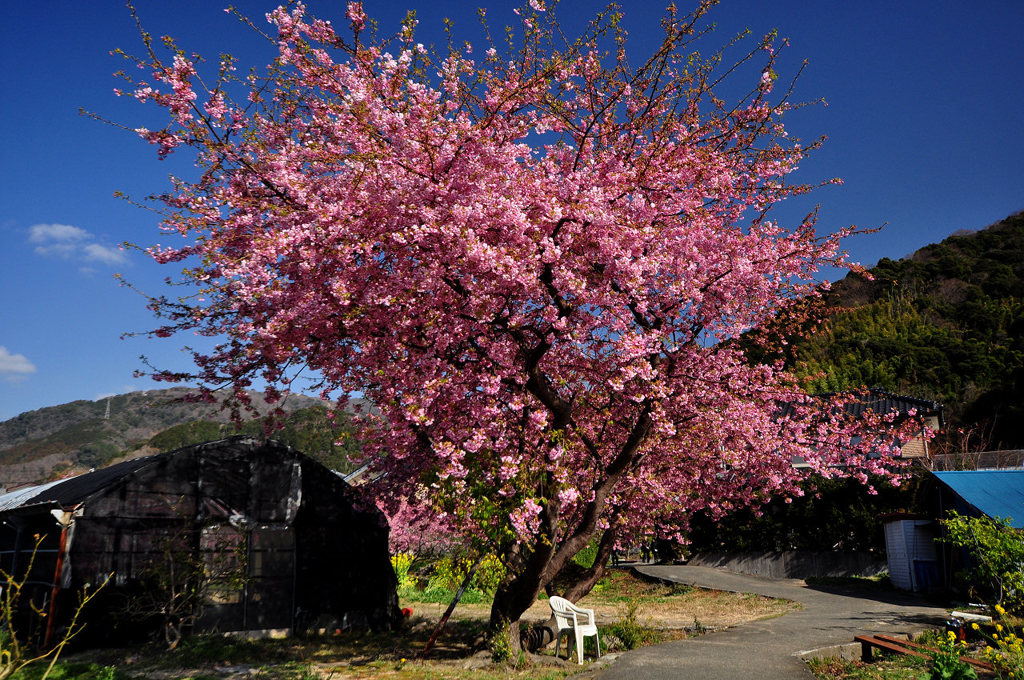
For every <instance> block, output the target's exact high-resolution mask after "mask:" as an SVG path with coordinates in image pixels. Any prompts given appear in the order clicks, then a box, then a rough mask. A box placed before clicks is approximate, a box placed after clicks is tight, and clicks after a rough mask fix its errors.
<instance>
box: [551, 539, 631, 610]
mask: <svg viewBox="0 0 1024 680" xmlns="http://www.w3.org/2000/svg"><path fill="white" fill-rule="evenodd" d="M616 540H618V532H617V531H616V530H615V529H605V531H604V534H603V535H602V536H601V542H600V543H599V544H598V546H597V555H595V556H594V564H592V565H591V566H590V568H589V569H587V570H585V571H584V572H583V574H582V575H581V576H580V577H579V578H577V579H576V580H575V581H574V582H573V583H571V584H570V585H569V587H568V588H566V589H565V593H563V594H562V597H564V598H565V599H567V600H569V601H570V602H573V603H575V602H579V601H580V600H581V599H582V598H584V597H586V596H587V594H588V593H589V592H590V591H591V590H592V589H593V588H594V586H595V585H596V584H597V582H598V581H600V580H601V577H602V576H604V575H605V572H606V571H607V570H608V560H609V559H610V558H611V556H612V550H614V549H615V541H616ZM548 594H549V595H550V594H551V592H550V591H549V592H548Z"/></svg>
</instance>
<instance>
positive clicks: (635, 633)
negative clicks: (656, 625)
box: [612, 598, 657, 649]
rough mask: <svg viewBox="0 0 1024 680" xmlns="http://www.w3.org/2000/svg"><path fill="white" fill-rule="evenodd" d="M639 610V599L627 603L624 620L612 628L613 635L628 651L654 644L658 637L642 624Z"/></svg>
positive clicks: (620, 620) (623, 613)
mask: <svg viewBox="0 0 1024 680" xmlns="http://www.w3.org/2000/svg"><path fill="white" fill-rule="evenodd" d="M639 609H640V599H639V598H633V599H631V600H629V601H627V602H626V604H625V607H624V608H623V609H622V618H621V619H619V620H618V621H617V622H616V623H615V624H614V625H613V626H612V634H613V635H614V636H615V637H617V638H618V639H619V641H620V642H622V646H623V647H625V648H626V649H636V648H637V647H640V646H642V645H645V644H649V643H651V642H654V641H655V638H656V637H657V635H656V634H655V632H654V631H653V630H651V629H650V628H646V627H645V626H643V625H642V624H641V623H640V619H639V617H638V612H639Z"/></svg>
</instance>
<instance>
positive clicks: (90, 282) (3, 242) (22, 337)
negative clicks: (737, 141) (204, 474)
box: [0, 0, 1024, 420]
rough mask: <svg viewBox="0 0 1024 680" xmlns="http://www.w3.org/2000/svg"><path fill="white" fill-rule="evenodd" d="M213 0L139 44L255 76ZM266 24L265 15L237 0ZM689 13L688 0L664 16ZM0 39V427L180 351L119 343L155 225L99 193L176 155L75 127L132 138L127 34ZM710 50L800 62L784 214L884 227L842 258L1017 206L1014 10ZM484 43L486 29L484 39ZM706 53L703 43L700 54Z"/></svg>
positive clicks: (635, 44) (834, 7) (900, 247)
mask: <svg viewBox="0 0 1024 680" xmlns="http://www.w3.org/2000/svg"><path fill="white" fill-rule="evenodd" d="M227 4H228V2H227V1H225V2H223V3H220V2H217V1H213V0H204V1H202V2H198V1H192V2H185V1H181V2H179V1H176V0H137V6H138V8H139V14H140V15H141V18H142V20H143V22H144V23H145V25H146V27H147V29H148V30H150V31H151V32H152V33H153V34H154V35H162V34H171V35H173V36H175V37H176V38H177V39H178V41H179V44H180V45H181V46H182V47H184V48H185V49H186V50H188V51H197V52H200V53H201V54H204V55H206V56H208V57H213V58H215V57H216V55H217V53H219V52H222V51H228V52H232V53H233V54H235V55H236V56H239V57H240V58H241V59H242V63H243V64H248V63H256V64H258V65H262V64H265V63H266V62H267V61H268V60H269V59H270V58H271V53H270V52H269V50H268V49H267V46H266V44H265V43H263V42H262V40H261V39H259V38H257V37H256V36H254V35H253V34H252V33H251V32H250V31H248V30H247V29H244V28H243V27H241V26H240V25H239V24H238V22H237V21H236V20H235V19H234V18H233V17H231V16H230V15H228V14H225V13H224V12H223V11H222V10H223V7H224V6H226V5H227ZM234 4H235V5H236V6H237V7H239V8H240V9H241V10H242V11H243V12H245V13H246V14H249V15H250V16H253V17H260V18H261V17H262V16H263V15H264V14H265V13H266V12H267V11H268V10H269V9H271V8H272V6H273V4H274V3H273V2H267V3H262V2H255V1H253V0H241V1H236V2H235V3H234ZM479 4H480V5H484V6H486V7H488V10H489V17H490V19H491V23H492V27H495V28H500V27H501V26H503V25H504V24H505V23H508V22H509V21H510V20H511V19H512V15H511V13H510V8H511V6H512V5H511V4H508V3H500V2H491V3H486V2H481V3H479ZM665 4H666V2H665V1H664V0H661V1H658V2H648V1H646V0H643V1H639V2H629V3H626V7H625V14H626V25H627V28H628V29H629V30H630V33H631V41H632V43H631V44H632V47H631V49H632V50H634V53H635V54H638V55H639V54H642V53H644V52H646V51H648V48H650V47H651V46H652V45H653V42H652V41H654V40H656V39H657V37H658V31H659V29H658V18H659V17H660V15H661V10H662V8H663V6H664V5H665ZM679 4H680V7H686V6H687V5H686V0H681V1H680V3H679ZM308 5H309V7H310V10H311V12H312V13H313V14H314V15H316V16H321V17H323V18H328V19H332V20H334V22H335V23H336V24H338V25H344V23H345V22H344V2H340V1H337V0H332V1H330V2H328V1H321V0H311V1H310V2H309V3H308ZM477 5H478V3H474V2H467V3H463V2H446V1H444V0H434V1H433V2H429V3H428V2H419V1H414V0H401V1H396V2H392V1H390V0H387V1H383V0H378V1H374V0H368V1H367V2H366V8H367V11H368V12H369V14H370V15H371V16H373V17H375V18H377V19H379V20H380V22H381V26H382V28H385V29H393V28H396V27H397V22H398V20H399V19H400V18H401V17H402V16H404V14H405V10H407V9H417V10H418V18H419V19H420V26H419V40H421V41H423V42H425V43H430V42H436V43H439V44H440V43H441V42H442V38H441V33H440V28H441V20H442V18H443V17H446V16H447V17H451V18H453V19H454V20H455V22H456V35H457V36H459V37H462V36H463V35H464V33H463V31H465V32H466V34H469V35H470V36H471V37H472V35H473V34H475V32H476V26H477V24H476V18H475V7H476V6H477ZM601 7H602V3H600V2H591V1H589V0H586V1H584V0H564V1H563V2H562V3H561V4H560V6H559V9H558V14H559V16H560V17H561V18H562V20H563V23H564V25H565V26H566V30H567V32H568V33H569V34H573V33H575V32H577V31H578V30H579V28H580V27H581V26H582V22H583V21H584V20H586V19H587V18H589V17H591V16H592V15H593V14H594V13H595V12H596V11H597V10H599V9H600V8H601ZM4 15H5V16H4V22H3V24H2V28H0V66H2V68H0V93H2V94H0V121H2V122H3V124H2V126H0V136H2V140H0V149H2V151H0V263H2V266H0V285H2V290H3V296H2V298H0V420H4V419H7V418H11V417H13V416H15V415H17V414H19V413H21V412H24V411H29V410H33V409H37V408H41V407H44V406H51V405H56V404H60V403H64V402H67V401H71V400H75V399H98V398H100V397H102V396H105V395H108V394H117V393H122V392H127V391H131V390H136V389H152V388H153V387H158V386H157V385H154V384H153V383H151V382H150V381H148V380H145V379H135V378H133V372H134V371H135V370H136V369H138V368H140V367H142V362H141V361H140V359H139V356H140V355H143V354H144V355H147V356H148V357H150V358H151V360H152V361H153V362H154V363H156V364H157V365H158V366H160V367H161V368H181V367H185V366H187V365H188V357H187V355H185V354H184V353H183V352H182V350H181V346H182V345H183V344H184V343H185V342H186V340H185V339H182V338H172V339H170V340H151V339H146V338H129V339H121V336H122V334H124V333H130V332H134V331H145V330H147V329H149V328H150V327H151V326H152V325H153V321H152V318H151V317H150V315H149V312H148V311H147V310H146V308H145V299H144V298H143V297H141V296H140V295H139V294H138V293H135V292H132V291H131V290H129V289H127V288H123V287H120V286H119V285H118V283H117V282H116V281H115V279H114V278H113V275H114V274H115V273H122V274H123V275H124V276H125V277H126V278H128V279H129V280H131V281H132V282H134V283H135V284H137V285H138V286H139V287H140V288H141V289H143V290H146V291H148V292H152V293H161V292H165V291H164V290H163V288H162V286H161V283H160V282H161V280H162V279H163V277H165V276H167V275H173V274H174V273H175V272H174V271H164V270H163V269H162V268H160V267H158V266H156V265H154V264H152V263H149V262H147V261H146V260H145V258H144V257H143V256H142V255H141V254H140V253H138V252H132V251H123V250H120V249H119V247H118V246H119V244H120V243H122V242H124V241H129V242H134V243H138V244H142V245H149V244H152V243H155V242H156V241H157V240H158V238H159V236H158V232H157V228H156V225H157V219H156V217H155V216H154V215H153V214H151V213H148V212H147V211H144V210H140V209H138V208H135V207H132V206H131V205H129V204H127V203H125V202H124V201H120V200H117V199H115V198H113V193H114V192H115V191H123V192H125V193H128V194H130V195H133V196H137V197H140V198H141V197H144V196H146V195H148V194H151V193H157V192H160V191H162V190H164V189H165V188H166V187H167V175H168V174H169V173H171V172H181V171H185V170H184V169H185V168H187V163H186V160H187V159H186V158H185V157H180V158H177V159H172V160H171V161H169V162H165V163H161V162H158V161H157V159H156V155H155V152H154V148H153V147H150V146H147V145H146V144H145V143H143V142H142V141H141V140H139V139H138V138H137V137H136V136H135V135H133V134H131V133H128V132H125V131H124V130H120V129H117V128H116V127H112V126H108V125H104V124H101V123H99V122H97V121H95V120H92V119H89V118H86V117H82V116H79V115H78V110H79V108H80V107H81V108H84V109H86V110H89V111H93V112H96V113H98V114H100V115H102V116H104V117H106V118H108V119H111V120H114V121H117V122H119V123H123V124H125V125H127V126H128V127H139V126H142V125H145V124H146V117H147V115H148V114H149V111H148V110H147V109H146V108H144V107H142V106H141V105H138V104H135V103H134V102H130V101H126V100H123V99H118V98H116V97H115V96H114V95H113V88H114V87H115V86H116V85H117V82H116V80H115V79H114V78H113V76H112V74H113V72H114V71H116V70H118V69H119V68H121V66H122V62H121V61H120V60H119V59H118V58H116V57H112V56H110V54H109V51H110V50H111V49H113V48H115V47H122V48H124V49H126V50H127V51H138V48H139V40H138V37H137V34H136V33H135V29H134V24H133V22H132V19H131V17H130V16H129V14H128V12H127V10H126V9H125V8H124V4H123V3H122V2H120V1H119V0H90V1H89V2H81V0H33V2H22V3H8V4H7V5H6V6H5V12H4ZM713 16H714V18H715V20H716V21H717V22H718V25H719V32H718V36H719V37H718V39H712V42H713V43H714V44H717V43H718V42H720V41H722V40H724V39H725V38H726V37H728V36H731V35H733V34H734V33H735V32H737V31H738V30H740V29H742V28H744V27H749V28H751V29H752V30H753V31H754V32H755V33H756V34H764V33H766V32H767V31H769V30H770V29H772V28H776V27H777V28H778V29H779V31H780V34H781V35H783V36H787V37H788V38H789V39H790V48H789V49H788V51H787V52H786V53H785V54H786V58H785V59H784V61H783V63H782V67H781V75H782V76H783V77H786V76H788V75H789V74H791V73H792V72H793V71H794V70H795V68H796V67H797V65H798V64H799V63H800V61H802V60H803V59H806V60H807V61H808V65H807V68H806V71H805V73H804V75H803V77H802V78H801V80H800V82H799V84H798V87H797V98H798V99H802V100H808V101H809V100H815V99H818V98H824V99H825V100H826V101H827V102H828V106H820V105H819V106H813V107H809V108H806V109H801V110H799V111H797V112H795V113H794V114H793V115H792V116H790V118H789V120H788V126H789V129H790V131H791V132H792V133H793V134H796V135H798V136H800V137H802V138H804V139H808V140H810V139H814V138H817V137H818V136H821V135H828V137H829V140H828V141H827V142H826V144H825V147H824V148H823V149H822V150H821V151H819V152H818V153H817V154H816V155H815V156H813V157H812V158H811V159H809V160H808V161H807V162H805V164H804V165H803V167H802V168H801V170H800V171H799V172H800V174H799V178H800V179H802V180H804V181H816V180H823V179H827V178H830V177H842V178H843V179H844V181H845V183H844V185H843V186H841V187H828V188H825V189H822V190H820V191H817V192H815V193H814V194H812V196H811V197H810V199H809V201H807V202H805V203H802V204H795V205H792V206H790V207H789V208H787V210H786V211H784V213H783V214H784V215H785V214H790V215H793V216H798V215H803V214H804V213H806V212H807V211H808V210H809V209H810V208H811V207H813V205H814V204H820V205H821V212H820V222H819V225H820V227H821V228H822V229H824V230H829V231H831V230H834V229H837V228H839V227H842V226H846V225H850V224H856V225H858V226H861V227H876V226H881V225H883V224H886V225H887V226H886V227H885V228H884V229H883V230H882V231H881V232H880V233H878V234H874V235H871V236H861V237H857V238H856V239H853V240H851V241H850V242H849V243H848V248H849V250H850V252H851V255H852V256H853V259H855V260H858V261H861V262H863V263H864V264H868V265H870V264H873V263H874V262H876V261H877V260H878V259H879V258H881V257H892V258H899V257H902V256H904V255H907V254H909V253H911V252H913V251H914V250H915V249H917V248H919V247H921V246H923V245H926V244H928V243H932V242H935V241H938V240H941V239H942V238H944V237H946V236H948V235H949V234H950V233H952V232H954V231H956V230H958V229H965V228H981V227H984V226H986V225H988V224H991V223H993V222H995V221H998V220H999V219H1002V218H1003V217H1005V216H1007V215H1009V214H1011V213H1013V212H1016V211H1018V210H1021V209H1024V124H1022V123H1024V40H1021V39H1020V31H1021V27H1024V2H1021V1H1020V0H986V1H985V2H968V1H967V0H963V1H956V2H954V1H949V0H887V1H875V0H857V1H842V2H840V1H838V0H820V1H819V2H816V3H808V2H805V1H803V0H775V1H774V2H766V1H764V0H732V1H731V0H724V2H722V4H721V5H720V6H719V7H718V8H716V10H714V13H713ZM498 33H500V31H498ZM710 45H711V43H709V46H710Z"/></svg>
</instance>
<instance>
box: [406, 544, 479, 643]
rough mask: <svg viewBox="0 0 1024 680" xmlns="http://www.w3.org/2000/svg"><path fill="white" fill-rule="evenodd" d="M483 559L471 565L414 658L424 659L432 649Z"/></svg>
mask: <svg viewBox="0 0 1024 680" xmlns="http://www.w3.org/2000/svg"><path fill="white" fill-rule="evenodd" d="M482 559H483V558H477V560H476V562H474V563H473V566H472V568H470V570H469V573H468V574H466V578H464V579H462V585H460V586H459V590H458V591H457V592H456V593H455V597H454V598H453V599H452V602H451V604H449V605H448V609H447V610H445V612H444V615H443V616H442V617H441V620H440V621H438V622H437V626H436V627H435V628H434V632H433V633H431V635H430V639H429V640H427V644H425V645H423V651H421V652H420V653H419V654H418V655H417V656H416V658H418V659H425V658H427V654H429V653H430V650H431V649H433V647H434V643H435V642H437V638H438V636H440V635H441V631H442V630H444V627H445V624H447V623H448V619H449V618H450V617H451V615H452V612H453V611H455V605H457V604H458V603H459V600H461V599H462V596H463V595H464V594H465V592H466V588H468V587H469V582H470V581H472V580H473V575H474V574H475V573H476V568H477V567H479V566H480V562H481V560H482Z"/></svg>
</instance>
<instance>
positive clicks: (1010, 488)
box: [932, 470, 1024, 529]
mask: <svg viewBox="0 0 1024 680" xmlns="http://www.w3.org/2000/svg"><path fill="white" fill-rule="evenodd" d="M932 474H934V475H935V476H936V477H938V478H939V481H941V482H942V483H943V484H945V485H946V486H948V487H949V488H950V489H952V490H953V491H954V492H955V493H956V494H957V495H958V496H960V498H962V499H964V500H965V501H967V502H968V503H970V504H971V505H973V506H974V507H975V508H977V509H978V510H980V511H981V512H983V513H985V514H986V515H988V516H989V517H1004V518H1006V519H1008V520H1010V524H1012V525H1013V526H1015V527H1017V528H1018V529H1022V528H1024V470H958V471H951V472H933V473H932Z"/></svg>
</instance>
